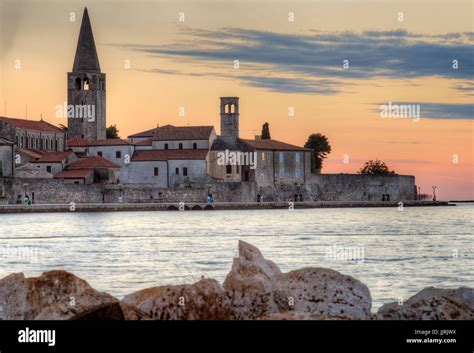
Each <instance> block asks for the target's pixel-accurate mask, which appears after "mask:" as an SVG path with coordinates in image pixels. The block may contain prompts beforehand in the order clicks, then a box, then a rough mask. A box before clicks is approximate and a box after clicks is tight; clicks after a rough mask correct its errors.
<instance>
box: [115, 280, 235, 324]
mask: <svg viewBox="0 0 474 353" xmlns="http://www.w3.org/2000/svg"><path fill="white" fill-rule="evenodd" d="M123 303H126V304H129V305H132V306H134V307H137V308H138V309H140V310H141V311H143V312H145V313H146V314H147V315H149V316H150V317H151V318H152V319H155V320H228V319H230V313H231V310H230V307H229V300H228V298H227V296H226V293H225V291H224V289H223V288H222V286H221V285H220V284H219V283H218V282H217V281H216V280H214V279H209V278H206V279H202V280H200V281H199V282H196V283H194V284H191V285H188V284H185V285H177V286H159V287H153V288H147V289H143V290H141V291H138V292H135V293H132V294H129V295H127V296H126V297H125V298H124V299H123Z"/></svg>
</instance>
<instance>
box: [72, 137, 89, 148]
mask: <svg viewBox="0 0 474 353" xmlns="http://www.w3.org/2000/svg"><path fill="white" fill-rule="evenodd" d="M89 143H90V141H89V140H88V139H81V138H80V137H78V136H75V137H71V138H70V139H69V140H67V146H68V147H86V146H89Z"/></svg>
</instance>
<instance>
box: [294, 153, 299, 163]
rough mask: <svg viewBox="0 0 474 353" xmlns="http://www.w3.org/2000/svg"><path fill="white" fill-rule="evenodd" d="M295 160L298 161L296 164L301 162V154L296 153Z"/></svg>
mask: <svg viewBox="0 0 474 353" xmlns="http://www.w3.org/2000/svg"><path fill="white" fill-rule="evenodd" d="M295 159H296V163H299V162H300V153H299V152H296V154H295Z"/></svg>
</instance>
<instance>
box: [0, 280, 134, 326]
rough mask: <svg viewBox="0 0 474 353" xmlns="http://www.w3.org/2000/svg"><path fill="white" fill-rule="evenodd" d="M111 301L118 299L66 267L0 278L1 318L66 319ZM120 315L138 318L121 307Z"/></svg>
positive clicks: (131, 311) (130, 311)
mask: <svg viewBox="0 0 474 353" xmlns="http://www.w3.org/2000/svg"><path fill="white" fill-rule="evenodd" d="M112 303H118V300H117V299H116V298H114V297H112V296H111V295H110V294H107V293H102V292H98V291H96V290H95V289H94V288H92V287H91V286H90V285H89V284H88V283H87V282H86V281H84V280H83V279H80V278H79V277H77V276H75V275H73V274H72V273H69V272H66V271H50V272H45V273H43V274H42V275H41V276H39V277H32V278H25V276H24V275H23V273H15V274H12V275H10V276H7V277H5V278H3V279H1V280H0V319H2V320H34V319H38V320H67V319H71V318H74V317H76V316H78V315H80V314H81V313H84V312H87V311H90V310H93V309H94V308H97V307H100V306H103V305H107V304H112ZM122 316H123V317H124V318H129V319H138V317H139V316H140V315H139V314H136V312H135V311H134V310H124V311H123V313H122Z"/></svg>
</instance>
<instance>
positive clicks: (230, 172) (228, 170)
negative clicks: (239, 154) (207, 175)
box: [225, 164, 232, 174]
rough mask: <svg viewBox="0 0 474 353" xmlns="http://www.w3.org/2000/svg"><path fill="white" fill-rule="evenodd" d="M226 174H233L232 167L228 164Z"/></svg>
mask: <svg viewBox="0 0 474 353" xmlns="http://www.w3.org/2000/svg"><path fill="white" fill-rule="evenodd" d="M225 173H226V174H232V166H231V165H230V164H227V165H226V166H225Z"/></svg>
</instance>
